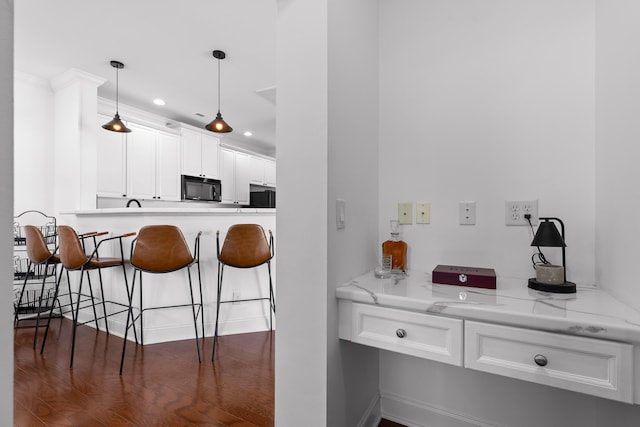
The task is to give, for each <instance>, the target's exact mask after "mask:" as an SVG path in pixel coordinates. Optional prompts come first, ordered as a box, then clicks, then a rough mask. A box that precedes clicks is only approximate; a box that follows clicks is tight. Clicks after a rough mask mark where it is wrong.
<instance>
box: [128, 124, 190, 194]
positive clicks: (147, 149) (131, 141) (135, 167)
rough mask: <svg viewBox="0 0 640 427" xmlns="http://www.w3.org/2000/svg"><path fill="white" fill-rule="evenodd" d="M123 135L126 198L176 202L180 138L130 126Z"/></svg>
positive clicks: (138, 126) (178, 182)
mask: <svg viewBox="0 0 640 427" xmlns="http://www.w3.org/2000/svg"><path fill="white" fill-rule="evenodd" d="M128 126H129V128H131V133H129V134H127V197H129V198H135V199H147V200H148V199H155V200H174V201H175V200H180V161H179V158H180V138H179V137H178V136H177V135H173V134H170V133H166V132H162V131H158V130H155V129H152V128H149V127H146V126H141V125H137V124H134V123H130V124H128Z"/></svg>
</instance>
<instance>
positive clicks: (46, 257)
mask: <svg viewBox="0 0 640 427" xmlns="http://www.w3.org/2000/svg"><path fill="white" fill-rule="evenodd" d="M24 233H25V243H26V248H27V258H28V259H29V263H28V266H27V271H26V273H25V276H24V282H23V284H22V288H21V290H20V297H19V298H18V302H17V306H16V310H15V316H14V319H13V321H14V325H17V324H18V313H19V310H18V308H19V307H20V306H21V304H22V298H23V297H24V293H25V289H26V287H27V282H28V280H29V277H30V275H31V274H32V272H33V273H34V274H35V272H36V270H38V271H39V272H40V273H41V275H42V285H41V287H40V294H39V298H38V307H37V308H36V326H35V332H34V334H33V348H34V349H35V348H36V343H37V340H38V327H39V326H40V313H42V312H43V311H46V310H52V311H53V309H54V307H55V303H56V302H58V306H59V307H60V302H59V301H58V287H59V285H60V279H61V277H62V269H60V275H59V276H58V275H57V267H58V265H59V264H60V258H59V257H58V256H57V255H55V254H54V253H51V251H50V250H49V247H48V246H47V242H46V240H45V238H44V236H43V235H42V232H41V231H40V229H39V228H38V227H36V226H33V225H25V226H24ZM56 250H57V248H56ZM56 250H54V252H55V251H56ZM51 266H53V276H54V277H55V283H54V285H53V286H54V296H53V299H52V306H51V307H48V308H46V309H44V310H43V308H42V299H43V295H44V290H45V285H46V282H47V277H50V274H49V271H50V269H49V267H51ZM60 310H62V307H60Z"/></svg>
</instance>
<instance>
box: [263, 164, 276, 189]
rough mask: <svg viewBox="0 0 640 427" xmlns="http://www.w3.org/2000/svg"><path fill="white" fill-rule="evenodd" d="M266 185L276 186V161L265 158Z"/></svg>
mask: <svg viewBox="0 0 640 427" xmlns="http://www.w3.org/2000/svg"><path fill="white" fill-rule="evenodd" d="M264 185H268V186H270V187H275V186H276V161H275V160H269V159H264Z"/></svg>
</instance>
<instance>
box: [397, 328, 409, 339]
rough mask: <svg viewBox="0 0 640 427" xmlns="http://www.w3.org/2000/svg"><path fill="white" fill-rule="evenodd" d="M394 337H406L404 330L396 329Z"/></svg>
mask: <svg viewBox="0 0 640 427" xmlns="http://www.w3.org/2000/svg"><path fill="white" fill-rule="evenodd" d="M396 335H397V336H398V338H404V337H406V336H407V331H405V330H404V329H397V330H396Z"/></svg>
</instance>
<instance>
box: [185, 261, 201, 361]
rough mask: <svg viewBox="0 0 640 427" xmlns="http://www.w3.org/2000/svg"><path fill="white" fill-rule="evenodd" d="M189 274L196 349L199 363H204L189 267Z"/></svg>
mask: <svg viewBox="0 0 640 427" xmlns="http://www.w3.org/2000/svg"><path fill="white" fill-rule="evenodd" d="M187 276H188V277H189V291H190V293H191V312H192V313H193V326H194V328H195V330H196V349H197V350H198V363H202V359H201V358H200V340H199V339H198V317H197V315H196V306H195V299H194V298H193V285H192V283H191V269H189V268H187Z"/></svg>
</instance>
